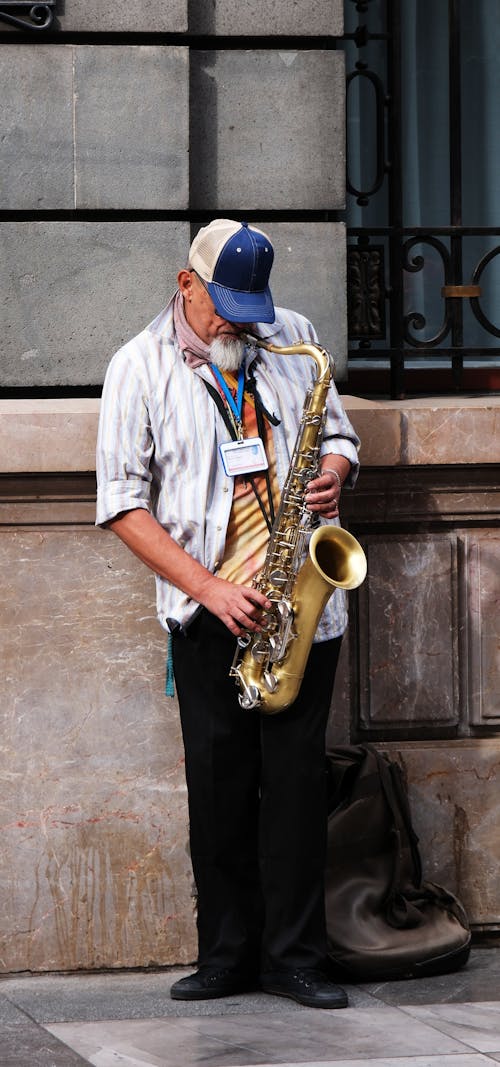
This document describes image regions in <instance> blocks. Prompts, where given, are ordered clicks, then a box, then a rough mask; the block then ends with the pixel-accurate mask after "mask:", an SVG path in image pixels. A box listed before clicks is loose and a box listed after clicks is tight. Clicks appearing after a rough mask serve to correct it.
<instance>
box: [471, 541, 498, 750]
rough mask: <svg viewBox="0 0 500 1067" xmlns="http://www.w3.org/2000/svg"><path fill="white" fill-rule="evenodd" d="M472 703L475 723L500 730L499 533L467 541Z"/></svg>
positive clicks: (472, 717)
mask: <svg viewBox="0 0 500 1067" xmlns="http://www.w3.org/2000/svg"><path fill="white" fill-rule="evenodd" d="M467 562H468V579H469V580H468V615H467V621H468V629H469V647H470V673H469V702H470V717H471V721H472V722H473V723H475V724H476V725H478V726H482V727H485V728H490V729H491V728H496V729H498V728H499V727H500V612H499V610H498V605H499V604H500V537H499V536H498V533H497V532H496V531H493V530H492V531H490V532H485V533H484V534H480V533H479V532H471V533H470V534H469V536H468V537H467Z"/></svg>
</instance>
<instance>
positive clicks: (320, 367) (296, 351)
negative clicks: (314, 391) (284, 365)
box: [241, 333, 335, 384]
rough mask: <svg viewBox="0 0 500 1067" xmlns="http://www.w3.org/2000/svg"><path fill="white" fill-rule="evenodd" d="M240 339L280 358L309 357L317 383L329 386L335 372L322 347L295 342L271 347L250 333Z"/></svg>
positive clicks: (270, 343)
mask: <svg viewBox="0 0 500 1067" xmlns="http://www.w3.org/2000/svg"><path fill="white" fill-rule="evenodd" d="M241 337H242V339H243V340H244V341H246V342H247V343H248V344H249V345H251V347H252V348H264V349H265V350H266V352H275V353H276V354H277V355H280V356H310V357H311V359H313V360H314V362H315V363H316V368H317V381H318V382H319V383H325V384H329V383H330V381H331V379H332V378H333V375H334V372H335V364H334V362H333V359H332V357H331V355H330V353H329V352H328V351H327V350H326V348H323V347H322V345H320V344H316V343H314V342H313V341H297V342H296V343H295V344H293V345H273V344H272V342H270V341H264V339H263V338H262V337H256V336H255V335H254V334H252V333H242V334H241Z"/></svg>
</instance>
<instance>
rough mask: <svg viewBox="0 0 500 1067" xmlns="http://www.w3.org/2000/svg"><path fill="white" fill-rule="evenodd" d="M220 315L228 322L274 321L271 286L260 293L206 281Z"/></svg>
mask: <svg viewBox="0 0 500 1067" xmlns="http://www.w3.org/2000/svg"><path fill="white" fill-rule="evenodd" d="M205 285H206V287H207V289H208V292H209V293H210V296H211V297H212V300H213V303H214V307H215V310H216V312H217V314H218V315H220V316H221V317H222V318H223V319H226V320H227V321H228V322H274V319H275V314H274V304H273V298H272V296H271V290H270V288H269V286H267V287H266V288H265V289H263V290H262V291H261V292H259V293H248V292H244V291H242V290H240V289H227V288H226V286H224V285H218V284H217V282H205Z"/></svg>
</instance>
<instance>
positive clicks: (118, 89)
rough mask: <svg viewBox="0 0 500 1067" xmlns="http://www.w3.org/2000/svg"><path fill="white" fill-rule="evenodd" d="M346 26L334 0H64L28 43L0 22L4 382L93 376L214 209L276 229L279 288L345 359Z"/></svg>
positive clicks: (170, 279) (84, 382) (0, 377)
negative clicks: (114, 1) (125, 0)
mask: <svg viewBox="0 0 500 1067" xmlns="http://www.w3.org/2000/svg"><path fill="white" fill-rule="evenodd" d="M63 8H64V10H63ZM306 9H307V10H306ZM16 33H17V37H16ZM341 33H342V2H341V0H321V2H318V4H316V5H314V6H313V8H308V5H303V4H293V5H291V4H289V3H287V2H286V0H281V2H278V3H270V2H269V0H253V2H252V3H249V4H245V5H237V7H236V9H235V6H234V5H233V4H229V3H228V2H226V0H213V2H212V0H211V2H210V3H206V0H189V2H187V0H168V2H160V0H149V2H148V0H142V2H139V3H137V4H133V5H125V7H124V6H123V5H109V4H101V3H98V2H97V0H90V2H88V3H87V2H83V0H66V2H65V4H64V5H60V10H59V11H58V14H57V22H56V28H55V29H54V30H52V31H51V32H50V34H48V35H47V34H46V35H45V36H44V35H43V34H42V33H41V32H40V31H38V32H36V33H35V32H33V33H32V35H31V37H30V36H29V35H28V34H27V33H25V34H23V35H22V40H21V39H20V38H19V34H18V31H16V30H15V29H14V28H13V27H12V26H7V25H6V24H5V23H2V22H1V21H0V98H1V99H2V101H3V105H4V106H3V109H2V128H1V138H2V140H1V149H2V150H1V153H0V212H1V213H2V214H1V221H0V390H1V389H4V390H5V389H7V390H11V391H13V392H15V391H16V390H26V389H35V390H36V389H43V390H45V391H56V392H57V391H58V390H60V389H61V388H66V389H68V388H72V387H74V388H78V389H85V388H90V387H94V389H98V388H99V386H100V384H101V382H102V378H103V375H104V372H105V368H106V365H107V363H108V361H109V359H110V357H111V355H112V353H113V351H115V349H116V348H117V347H118V346H119V345H120V344H121V343H122V342H123V340H124V339H126V338H128V337H130V336H132V335H133V334H134V333H135V332H137V330H139V329H141V328H142V327H143V326H144V325H145V324H146V323H147V322H148V321H150V319H151V318H152V317H153V316H154V315H155V314H156V313H157V312H158V311H159V310H160V309H161V307H162V306H163V305H164V304H165V303H166V301H167V299H168V297H169V296H170V294H171V292H172V291H173V288H174V286H175V278H176V274H177V270H178V269H179V267H180V266H182V265H183V264H184V259H185V252H186V249H187V247H188V245H189V241H190V238H191V236H192V235H193V234H194V232H195V229H196V228H197V227H198V226H199V225H202V224H203V223H204V222H206V221H208V219H209V218H211V217H213V215H215V214H217V215H230V216H236V217H241V218H244V217H245V216H248V217H249V218H250V219H251V220H253V221H255V222H256V223H257V222H260V224H261V225H263V226H264V227H265V228H266V229H267V230H268V231H269V232H270V234H271V236H272V238H273V239H274V241H275V243H276V246H277V249H278V256H277V260H276V265H275V269H274V276H273V291H274V296H275V300H276V303H277V304H280V303H287V304H289V305H291V306H294V307H296V308H297V309H298V310H300V311H302V312H303V313H304V314H306V315H308V316H309V317H310V318H312V319H313V321H314V322H315V324H316V326H317V329H318V332H319V334H320V336H321V340H322V342H323V343H324V344H325V345H326V346H327V347H329V348H330V349H331V350H332V351H333V352H334V354H335V359H336V364H337V372H338V376H339V378H343V377H344V376H345V370H346V308H345V262H344V261H345V251H344V246H345V233H344V227H343V223H342V221H341V219H342V217H341V215H340V216H339V213H340V212H341V211H342V209H343V206H344V192H345V182H344V169H345V156H344V61H343V53H342V50H341V49H340V48H338V47H337V44H338V42H337V38H338V36H339V35H341ZM145 34H147V43H144V35H145ZM219 38H220V41H219ZM233 38H234V44H233ZM318 42H319V44H318ZM261 216H262V217H261ZM4 395H5V393H4ZM9 395H10V394H9Z"/></svg>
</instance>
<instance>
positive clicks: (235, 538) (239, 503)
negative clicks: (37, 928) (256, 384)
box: [217, 372, 280, 585]
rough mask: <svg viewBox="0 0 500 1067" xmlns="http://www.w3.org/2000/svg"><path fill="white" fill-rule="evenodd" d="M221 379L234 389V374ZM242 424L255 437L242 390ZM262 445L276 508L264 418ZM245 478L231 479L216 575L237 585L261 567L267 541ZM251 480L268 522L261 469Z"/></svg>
mask: <svg viewBox="0 0 500 1067" xmlns="http://www.w3.org/2000/svg"><path fill="white" fill-rule="evenodd" d="M224 380H225V382H226V384H227V386H228V388H229V389H231V390H235V389H236V387H237V382H236V378H235V377H234V375H232V374H230V373H228V372H225V373H224ZM242 423H243V427H244V434H245V437H258V436H259V431H258V428H257V413H256V411H255V405H254V401H253V397H252V396H250V394H249V393H246V392H245V393H244V395H243V411H242ZM264 448H265V451H266V456H267V461H268V464H269V471H268V474H269V483H270V486H271V494H272V498H273V503H274V510H275V511H276V510H277V507H278V503H279V498H280V492H279V486H278V482H277V479H276V456H275V453H274V442H273V435H272V430H271V427H270V425H269V423H268V421H267V419H266V418H265V417H264ZM247 479H248V476H247V475H245V474H238V475H237V476H236V477H235V478H234V492H233V503H232V507H231V513H230V516H229V524H228V528H227V534H226V547H225V551H224V558H223V560H222V564H221V567H220V570H219V571H218V572H217V574H218V577H219V578H226V579H227V580H228V581H231V582H235V583H236V584H237V585H250V584H251V582H252V579H253V578H254V577H255V575H256V574H258V573H259V571H260V570H261V569H262V566H263V564H264V560H265V556H266V550H267V545H268V541H269V529H268V526H267V523H266V521H265V519H264V516H263V514H262V511H261V509H260V507H259V502H258V500H257V498H256V496H255V493H254V491H253V489H252V486H251V484H250V482H249V481H248V480H247ZM252 479H253V482H254V485H255V487H256V489H257V492H258V493H259V496H260V499H261V501H262V503H263V505H264V508H265V510H266V513H267V516H268V518H269V521H271V510H270V507H269V497H268V489H267V484H266V476H265V472H264V471H262V472H260V471H257V472H256V473H254V474H252Z"/></svg>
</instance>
